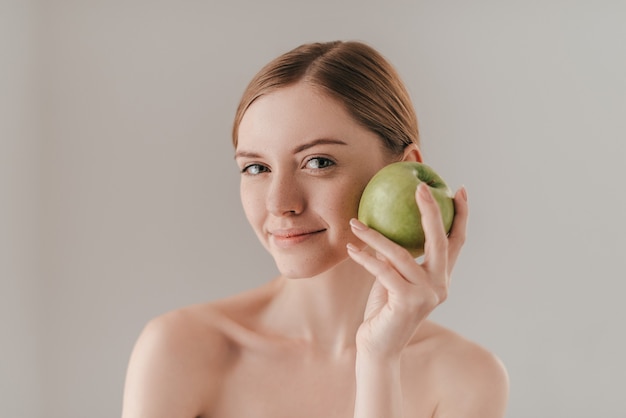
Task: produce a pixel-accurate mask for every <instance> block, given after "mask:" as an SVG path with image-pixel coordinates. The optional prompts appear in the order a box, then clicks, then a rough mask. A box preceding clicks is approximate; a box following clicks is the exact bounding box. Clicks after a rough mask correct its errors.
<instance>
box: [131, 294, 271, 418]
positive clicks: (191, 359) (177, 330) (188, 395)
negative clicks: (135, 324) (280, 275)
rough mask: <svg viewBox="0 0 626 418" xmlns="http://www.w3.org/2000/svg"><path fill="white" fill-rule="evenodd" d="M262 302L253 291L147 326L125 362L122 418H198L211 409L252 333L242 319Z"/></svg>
mask: <svg viewBox="0 0 626 418" xmlns="http://www.w3.org/2000/svg"><path fill="white" fill-rule="evenodd" d="M263 298H264V293H263V291H261V290H257V291H254V292H248V293H245V294H242V295H236V296H233V297H230V298H227V299H223V300H217V301H213V302H208V303H202V304H195V305H191V306H187V307H183V308H180V309H176V310H173V311H170V312H166V313H164V314H161V315H159V316H157V317H155V318H153V319H151V320H150V321H148V323H147V324H146V325H145V326H144V329H143V330H142V332H141V334H140V335H139V338H138V339H137V342H136V343H135V347H134V349H133V352H132V355H131V359H130V362H129V366H128V371H127V377H126V385H125V394H124V417H135V416H155V417H161V416H163V417H165V416H170V417H175V416H201V415H202V413H203V411H207V410H209V409H210V407H211V404H212V403H213V402H214V401H215V398H214V396H217V394H218V393H219V384H220V381H221V380H222V378H223V377H224V376H225V374H226V373H227V371H228V369H229V367H231V366H232V365H233V364H234V362H236V361H237V355H238V352H239V349H240V347H241V346H242V344H246V339H250V338H252V337H251V336H252V335H253V334H254V332H253V331H252V330H251V329H250V327H249V326H248V324H247V323H246V322H245V321H246V319H245V318H248V317H253V316H254V315H253V312H251V311H250V310H251V309H253V307H254V303H253V302H254V301H255V300H256V301H258V302H257V304H260V303H261V302H260V301H262V300H263ZM249 314H250V315H249ZM181 411H182V412H181ZM168 413H169V414H170V415H168Z"/></svg>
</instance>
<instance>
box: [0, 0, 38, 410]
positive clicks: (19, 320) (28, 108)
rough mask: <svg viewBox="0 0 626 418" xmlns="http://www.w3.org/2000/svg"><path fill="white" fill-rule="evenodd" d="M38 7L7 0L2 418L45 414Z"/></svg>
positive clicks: (2, 32) (1, 45)
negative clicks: (39, 205) (40, 339)
mask: <svg viewBox="0 0 626 418" xmlns="http://www.w3.org/2000/svg"><path fill="white" fill-rule="evenodd" d="M36 60H37V10H36V7H35V4H34V3H33V2H32V1H17V0H15V1H3V2H2V3H0V417H38V416H41V414H40V412H41V409H40V407H41V402H42V397H41V392H40V382H41V363H40V354H41V350H40V341H39V338H40V336H41V330H42V327H43V325H44V324H43V322H42V318H41V316H40V309H39V308H40V299H39V287H40V285H41V283H42V282H41V275H40V270H39V260H40V258H39V236H40V228H39V226H40V223H39V220H40V216H39V213H38V204H39V198H40V193H39V192H40V186H41V184H40V181H39V162H40V160H39V150H40V143H41V136H40V133H41V132H40V131H39V128H40V118H39V113H38V110H37V106H38V100H37V88H36V85H37V84H36V83H37V68H36Z"/></svg>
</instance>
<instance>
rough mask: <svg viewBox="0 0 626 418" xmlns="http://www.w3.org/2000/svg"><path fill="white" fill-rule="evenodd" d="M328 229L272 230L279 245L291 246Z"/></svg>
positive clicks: (272, 234)
mask: <svg viewBox="0 0 626 418" xmlns="http://www.w3.org/2000/svg"><path fill="white" fill-rule="evenodd" d="M324 231H326V229H280V230H274V231H271V232H270V235H271V238H272V240H273V241H274V243H275V244H276V245H277V246H279V247H290V246H293V245H296V244H300V243H301V242H304V241H306V240H308V239H310V238H313V237H316V236H318V235H319V234H321V233H322V232H324Z"/></svg>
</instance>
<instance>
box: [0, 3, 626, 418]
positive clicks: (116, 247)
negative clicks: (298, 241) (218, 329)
mask: <svg viewBox="0 0 626 418" xmlns="http://www.w3.org/2000/svg"><path fill="white" fill-rule="evenodd" d="M625 21H626V7H625V5H624V2H620V1H617V0H616V1H608V0H607V1H594V2H591V1H557V0H552V1H516V2H513V1H495V0H494V1H486V0H476V1H471V2H465V1H460V0H459V1H439V2H434V1H433V2H427V1H403V0H392V1H384V2H383V1H344V2H340V1H338V0H318V1H311V2H306V3H305V2H294V1H287V0H285V1H279V0H265V1H252V0H250V1H241V0H240V1H229V2H226V1H222V2H219V3H218V2H212V1H204V2H201V1H173V0H172V1H158V0H157V1H150V2H148V1H145V2H138V1H121V0H93V1H78V0H75V1H70V0H66V1H62V0H50V1H44V0H40V1H37V0H2V2H1V3H0V60H1V66H0V118H1V119H0V122H1V123H0V193H1V194H0V199H1V201H0V203H1V205H0V278H1V288H0V332H1V334H0V338H2V340H1V344H0V367H1V368H0V416H1V417H43V416H45V417H55V418H56V417H58V418H71V417H77V418H78V417H85V416H89V417H91V418H99V417H103V418H104V417H112V416H118V415H119V413H120V411H121V396H122V388H123V381H124V373H125V368H126V364H127V361H128V356H129V354H130V352H131V349H132V346H133V343H134V341H135V339H136V337H137V336H138V334H139V332H140V330H141V328H142V326H143V325H144V324H145V323H146V321H148V320H149V319H150V318H152V317H154V316H156V315H158V314H160V313H163V312H165V311H168V310H170V309H174V308H176V307H179V306H183V305H187V304H191V303H197V302H204V301H208V300H213V299H216V298H220V297H223V296H227V295H230V294H233V293H235V292H239V291H241V290H244V289H246V288H249V287H251V286H256V285H258V284H260V283H263V282H264V281H265V280H267V279H269V278H270V277H272V276H273V275H274V274H275V269H274V267H273V264H272V261H271V259H269V257H268V256H267V255H266V254H265V252H264V250H263V249H262V248H261V246H260V245H259V244H258V242H257V240H256V238H255V237H254V235H253V234H252V232H251V231H250V230H249V228H248V225H247V223H246V221H245V219H244V217H243V212H242V210H241V209H240V205H239V197H238V173H237V170H236V167H235V164H234V162H233V159H232V154H233V150H232V147H231V144H230V128H231V120H232V116H233V113H234V108H235V106H236V104H237V101H238V99H239V96H240V94H241V93H242V91H243V89H244V87H245V84H246V83H247V82H248V80H249V79H250V78H251V77H252V75H253V74H254V73H255V72H256V71H257V70H258V69H259V67H260V66H261V65H262V64H265V63H266V62H267V61H268V60H269V59H271V58H273V57H275V56H276V55H278V54H280V53H282V52H284V51H286V50H287V49H291V48H292V47H295V46H296V45H298V44H300V43H303V42H309V41H317V40H322V41H326V40H334V39H356V40H363V41H366V42H368V43H370V44H371V45H373V46H374V47H376V48H378V49H379V50H380V51H381V52H383V54H384V55H386V56H387V57H388V58H389V59H390V60H391V62H392V63H393V64H394V65H395V66H396V67H397V68H398V70H399V71H400V73H401V75H402V76H403V77H404V79H405V81H406V83H407V85H408V88H409V90H410V92H411V94H412V97H413V98H414V100H415V105H416V108H417V112H418V116H419V119H420V122H421V132H422V140H423V150H424V154H425V159H426V162H428V163H430V164H431V165H433V166H434V167H436V169H437V171H439V172H440V173H441V174H442V175H443V176H444V178H446V179H447V180H448V182H449V183H450V185H452V186H453V187H454V188H456V187H458V186H460V185H462V184H464V185H465V186H466V187H467V189H468V191H469V197H470V203H471V205H470V208H471V211H472V214H471V223H470V227H469V229H470V230H469V241H468V243H467V245H466V248H465V250H464V253H463V255H462V257H461V259H460V261H459V264H458V268H457V269H456V272H455V275H454V284H453V287H452V290H451V292H452V293H451V296H450V298H449V300H448V301H447V302H446V303H445V304H444V305H443V306H441V307H440V308H439V309H438V310H437V311H436V313H435V314H434V315H433V316H434V318H435V319H437V320H438V321H440V322H442V323H443V324H445V325H447V326H449V327H452V328H454V329H456V330H458V331H459V332H461V333H462V334H464V335H466V336H468V337H469V338H471V339H473V340H475V341H477V342H479V343H481V344H483V345H484V346H486V347H488V348H490V349H491V350H493V351H494V352H496V353H497V354H498V355H499V356H500V357H501V358H502V360H503V361H504V362H505V363H506V366H507V368H508V370H509V373H510V377H511V399H510V406H509V412H508V417H510V418H521V417H568V418H574V417H600V416H602V417H624V416H626V412H624V411H626V404H625V401H624V399H625V398H624V389H626V387H625V384H624V376H625V375H626V361H625V360H624V357H623V353H624V352H626V337H625V335H624V334H625V331H624V324H623V322H624V321H623V319H624V318H625V317H626V307H625V306H624V304H623V303H622V300H623V294H624V291H625V290H626V286H625V284H624V278H625V277H624V276H625V274H624V252H625V250H626V242H625V239H626V238H625V237H626V233H625V232H626V231H625V230H626V222H625V220H624V214H625V213H626V199H625V197H624V178H625V176H624V170H623V165H624V162H625V161H626V158H625V157H626V147H625V145H624V142H625V141H624V140H625V136H626V135H625V134H624V132H626V122H625V121H626V76H625V74H626V49H625V47H624V44H625V42H624V41H625V40H626V25H625V24H624V22H625Z"/></svg>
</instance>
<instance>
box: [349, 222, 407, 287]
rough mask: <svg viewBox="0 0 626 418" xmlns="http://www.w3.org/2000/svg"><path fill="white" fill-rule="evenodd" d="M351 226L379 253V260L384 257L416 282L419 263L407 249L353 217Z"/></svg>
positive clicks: (358, 236)
mask: <svg viewBox="0 0 626 418" xmlns="http://www.w3.org/2000/svg"><path fill="white" fill-rule="evenodd" d="M350 226H351V227H352V232H353V233H354V235H356V237H357V238H359V239H360V240H361V241H363V242H364V243H365V244H367V245H368V246H369V247H370V248H371V249H372V250H374V251H375V252H376V253H378V255H379V258H378V260H379V261H380V258H381V257H382V258H383V259H384V260H385V264H388V265H389V264H393V266H394V268H395V270H396V271H397V272H398V273H399V274H400V275H401V276H402V277H403V278H404V279H405V280H407V281H411V282H415V280H416V278H415V274H416V273H415V270H416V269H417V268H419V265H417V263H416V262H415V259H414V258H413V257H412V256H411V254H409V252H408V251H407V250H406V249H404V248H402V247H401V246H400V245H398V244H396V243H395V242H393V241H391V240H389V239H388V238H387V237H385V236H384V235H383V234H381V233H380V232H378V231H376V230H374V229H372V228H369V227H368V226H367V225H365V224H363V223H362V222H361V221H359V220H357V219H351V220H350ZM370 273H371V271H370Z"/></svg>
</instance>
